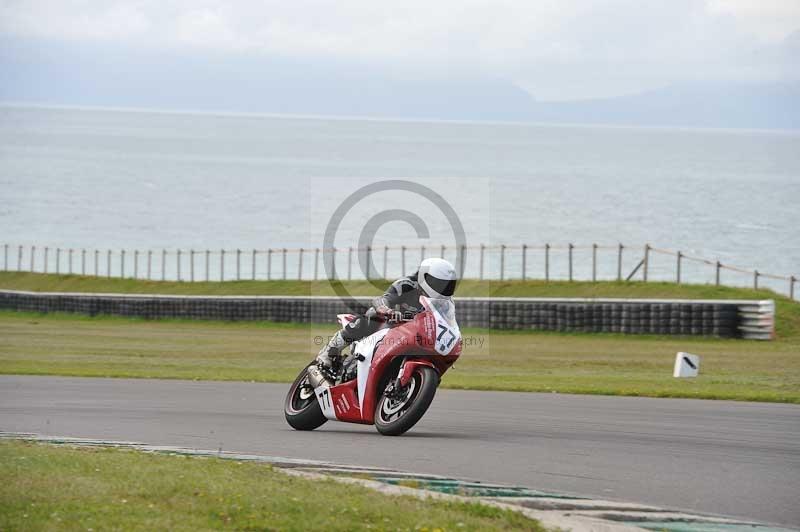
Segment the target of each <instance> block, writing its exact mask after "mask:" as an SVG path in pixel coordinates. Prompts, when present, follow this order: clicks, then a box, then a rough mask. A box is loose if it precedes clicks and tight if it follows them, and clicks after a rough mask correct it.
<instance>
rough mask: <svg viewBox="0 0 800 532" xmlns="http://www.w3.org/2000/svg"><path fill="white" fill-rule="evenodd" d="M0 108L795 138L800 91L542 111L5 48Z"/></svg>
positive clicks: (420, 86)
mask: <svg viewBox="0 0 800 532" xmlns="http://www.w3.org/2000/svg"><path fill="white" fill-rule="evenodd" d="M0 71H2V72H3V82H2V83H0V101H2V102H17V103H32V104H58V105H87V106H114V107H142V108H155V109H182V110H205V111H235V112H260V113H288V114H313V115H338V116H370V117H387V118H389V117H390V118H407V119H445V120H490V121H498V120H500V121H521V122H526V121H535V122H554V123H605V124H620V125H623V124H628V125H654V126H686V127H727V128H787V129H800V83H771V84H744V83H695V84H686V85H679V86H673V87H667V88H664V89H660V90H656V91H651V92H647V93H642V94H637V95H633V96H622V97H617V98H605V99H597V100H584V101H570V102H557V103H555V102H540V101H537V100H536V99H535V98H534V97H533V96H531V95H530V94H529V93H528V92H526V91H524V90H522V89H521V88H519V87H517V86H515V85H514V84H513V83H509V82H506V81H503V80H492V79H481V78H468V77H463V76H461V77H446V76H444V75H443V74H442V73H440V74H439V75H438V76H437V77H436V79H425V80H420V79H411V77H410V76H408V75H401V74H398V73H395V72H388V71H386V70H381V69H378V68H374V67H368V66H365V65H358V64H351V63H337V62H334V61H331V60H321V59H304V60H298V59H291V58H286V57H277V58H276V57H268V58H267V57H263V56H258V55H247V54H238V55H225V54H221V53H220V54H216V53H205V54H202V55H199V54H198V55H187V54H178V53H165V52H163V51H156V50H152V51H147V50H142V49H127V48H123V47H120V46H117V47H108V46H101V45H99V44H97V45H94V46H87V45H79V44H74V43H53V42H43V41H24V40H18V39H17V40H10V39H4V40H0Z"/></svg>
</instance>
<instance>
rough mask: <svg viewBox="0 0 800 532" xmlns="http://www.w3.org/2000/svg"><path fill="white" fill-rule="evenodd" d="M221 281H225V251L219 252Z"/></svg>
mask: <svg viewBox="0 0 800 532" xmlns="http://www.w3.org/2000/svg"><path fill="white" fill-rule="evenodd" d="M219 280H220V281H224V280H225V250H224V249H221V250H219Z"/></svg>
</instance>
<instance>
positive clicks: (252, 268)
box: [250, 249, 258, 281]
mask: <svg viewBox="0 0 800 532" xmlns="http://www.w3.org/2000/svg"><path fill="white" fill-rule="evenodd" d="M256 253H258V251H257V250H255V249H253V257H252V264H250V280H251V281H255V280H256Z"/></svg>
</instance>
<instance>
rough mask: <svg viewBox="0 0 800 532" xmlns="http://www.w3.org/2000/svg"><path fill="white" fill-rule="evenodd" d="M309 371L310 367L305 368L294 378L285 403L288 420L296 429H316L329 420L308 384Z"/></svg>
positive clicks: (284, 407)
mask: <svg viewBox="0 0 800 532" xmlns="http://www.w3.org/2000/svg"><path fill="white" fill-rule="evenodd" d="M307 371H308V367H306V368H304V369H303V371H301V372H300V375H298V376H297V378H296V379H295V380H294V383H292V387H291V388H289V393H288V394H286V401H285V402H284V405H283V414H284V416H286V421H287V422H288V423H289V425H291V426H292V428H293V429H296V430H314V429H316V428H317V427H320V426H322V425H323V424H324V423H325V422H326V421H328V418H326V417H325V415H324V414H323V413H322V409H321V408H320V407H319V402H318V401H317V397H316V395H315V394H314V389H313V388H311V386H310V385H309V384H308V374H307Z"/></svg>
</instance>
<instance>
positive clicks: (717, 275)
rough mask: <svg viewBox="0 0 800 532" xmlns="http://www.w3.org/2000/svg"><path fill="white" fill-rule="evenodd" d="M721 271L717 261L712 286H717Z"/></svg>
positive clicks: (720, 265)
mask: <svg viewBox="0 0 800 532" xmlns="http://www.w3.org/2000/svg"><path fill="white" fill-rule="evenodd" d="M721 269H722V264H720V263H719V261H717V264H716V271H715V272H714V278H715V282H714V284H715V285H717V286H719V272H720V270H721Z"/></svg>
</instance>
